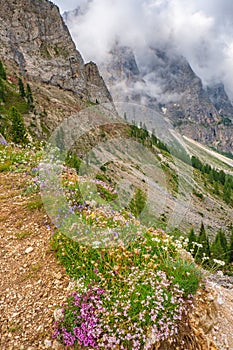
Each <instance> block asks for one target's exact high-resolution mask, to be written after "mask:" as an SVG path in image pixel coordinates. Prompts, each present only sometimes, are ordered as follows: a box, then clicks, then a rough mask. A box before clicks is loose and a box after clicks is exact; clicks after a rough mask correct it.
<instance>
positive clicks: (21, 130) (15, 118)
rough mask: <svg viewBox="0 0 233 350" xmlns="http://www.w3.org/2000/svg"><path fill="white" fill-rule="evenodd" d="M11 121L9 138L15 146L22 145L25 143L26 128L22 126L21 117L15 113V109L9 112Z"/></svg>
mask: <svg viewBox="0 0 233 350" xmlns="http://www.w3.org/2000/svg"><path fill="white" fill-rule="evenodd" d="M10 119H11V123H12V124H11V137H12V141H13V142H15V143H17V144H22V143H26V142H27V136H26V128H25V125H24V121H23V117H22V116H21V114H20V113H19V112H18V111H17V109H16V108H15V107H12V108H11V110H10Z"/></svg>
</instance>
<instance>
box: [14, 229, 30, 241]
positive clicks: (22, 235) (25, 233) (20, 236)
mask: <svg viewBox="0 0 233 350" xmlns="http://www.w3.org/2000/svg"><path fill="white" fill-rule="evenodd" d="M31 235H32V232H30V231H22V232H18V233H16V237H17V238H18V239H19V240H21V239H24V238H28V237H29V236H31Z"/></svg>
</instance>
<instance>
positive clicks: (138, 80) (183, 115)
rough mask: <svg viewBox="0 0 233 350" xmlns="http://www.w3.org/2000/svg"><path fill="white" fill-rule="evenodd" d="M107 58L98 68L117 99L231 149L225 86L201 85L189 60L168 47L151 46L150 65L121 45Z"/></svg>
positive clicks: (232, 108)
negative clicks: (137, 104) (153, 111)
mask: <svg viewBox="0 0 233 350" xmlns="http://www.w3.org/2000/svg"><path fill="white" fill-rule="evenodd" d="M109 56H110V59H108V60H107V61H106V62H103V63H102V64H101V65H100V69H101V73H102V75H103V77H104V79H105V81H106V83H107V86H108V87H109V90H110V91H111V94H112V96H113V99H114V100H115V101H125V102H127V101H131V102H136V103H139V104H143V105H146V106H147V107H149V108H152V109H154V110H156V111H160V112H161V113H162V114H164V115H165V116H166V117H168V118H169V119H170V120H171V122H172V124H173V125H174V126H175V127H176V128H177V129H178V130H179V131H180V133H182V134H184V135H186V136H188V137H190V138H192V139H194V140H196V141H199V142H202V143H204V144H207V145H209V146H214V147H215V148H218V149H219V150H222V151H226V152H232V148H233V140H232V133H233V105H232V103H231V101H230V99H229V98H228V96H227V94H226V92H225V89H224V85H223V84H218V85H214V86H211V87H209V86H207V87H204V86H203V83H202V81H201V79H200V78H199V77H198V76H197V75H196V74H195V72H194V71H193V70H192V68H191V66H190V64H189V63H188V61H187V60H186V59H185V58H184V57H182V56H179V55H177V54H174V53H173V52H171V51H169V50H167V51H166V50H161V49H157V48H151V49H150V52H149V56H150V60H149V63H148V62H143V61H140V62H139V64H138V63H137V59H136V56H135V55H134V52H133V50H132V49H131V48H129V47H120V46H119V45H115V46H114V49H113V50H111V51H110V53H109ZM140 60H142V59H141V58H140ZM145 66H146V67H145ZM140 67H141V69H140Z"/></svg>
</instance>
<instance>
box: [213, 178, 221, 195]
mask: <svg viewBox="0 0 233 350" xmlns="http://www.w3.org/2000/svg"><path fill="white" fill-rule="evenodd" d="M214 194H216V195H217V196H218V195H219V194H220V192H219V187H218V182H216V181H215V183H214Z"/></svg>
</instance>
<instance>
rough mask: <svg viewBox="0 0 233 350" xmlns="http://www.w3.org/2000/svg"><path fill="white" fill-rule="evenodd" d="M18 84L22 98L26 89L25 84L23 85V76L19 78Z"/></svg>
mask: <svg viewBox="0 0 233 350" xmlns="http://www.w3.org/2000/svg"><path fill="white" fill-rule="evenodd" d="M18 85H19V94H20V96H21V97H22V98H24V97H25V90H24V85H23V81H22V79H21V78H19V79H18Z"/></svg>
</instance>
